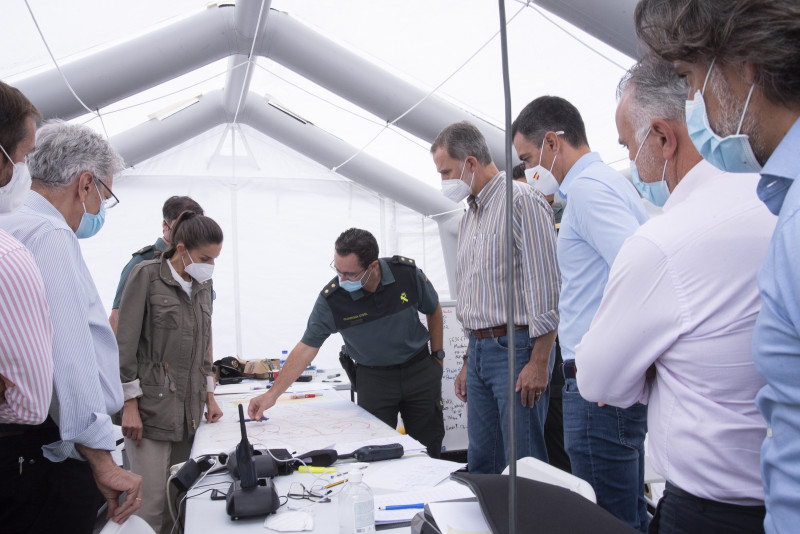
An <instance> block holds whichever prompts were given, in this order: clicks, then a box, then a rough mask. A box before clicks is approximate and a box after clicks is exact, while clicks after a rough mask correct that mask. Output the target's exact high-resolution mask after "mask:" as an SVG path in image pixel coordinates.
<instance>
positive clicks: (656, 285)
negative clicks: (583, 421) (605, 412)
mask: <svg viewBox="0 0 800 534" xmlns="http://www.w3.org/2000/svg"><path fill="white" fill-rule="evenodd" d="M674 278H675V275H674V273H673V271H672V270H671V269H670V264H669V262H668V261H667V259H666V257H665V256H664V254H663V252H662V251H661V250H660V249H659V248H658V247H657V246H656V245H655V244H654V243H652V242H651V241H650V240H649V239H646V238H643V237H640V236H638V235H637V236H633V237H631V238H630V239H629V240H628V241H626V242H625V244H624V246H623V247H622V249H621V250H620V251H619V255H618V256H617V259H616V261H615V262H614V265H613V267H612V269H611V272H610V274H609V278H608V284H607V285H606V289H605V293H604V294H603V300H602V302H601V304H600V308H599V309H598V310H597V313H596V314H595V316H594V320H593V321H592V324H591V327H590V328H589V331H588V332H587V333H586V334H585V335H584V336H583V339H582V340H581V342H580V344H578V346H577V348H576V354H575V365H576V367H577V369H578V372H577V374H576V378H577V380H578V388H579V389H580V392H581V396H582V397H583V398H585V399H586V400H588V401H592V402H603V403H606V404H610V405H612V406H618V407H621V408H627V407H629V406H632V405H633V404H635V403H637V402H642V403H646V402H647V400H648V396H649V384H648V381H647V379H646V377H645V373H646V372H647V369H648V368H649V367H650V366H651V365H652V364H653V363H655V362H656V360H657V359H658V358H659V357H660V356H661V355H662V354H663V353H664V352H666V351H667V350H668V349H669V347H671V346H672V345H673V344H674V343H675V341H676V340H677V339H678V337H679V336H680V335H681V331H682V329H683V328H684V326H685V325H686V324H687V318H686V317H685V315H684V312H683V311H682V308H681V305H680V301H679V298H680V296H679V291H678V289H677V288H676V286H675V283H674V282H675V280H674Z"/></svg>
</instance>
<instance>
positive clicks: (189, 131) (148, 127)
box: [111, 90, 461, 295]
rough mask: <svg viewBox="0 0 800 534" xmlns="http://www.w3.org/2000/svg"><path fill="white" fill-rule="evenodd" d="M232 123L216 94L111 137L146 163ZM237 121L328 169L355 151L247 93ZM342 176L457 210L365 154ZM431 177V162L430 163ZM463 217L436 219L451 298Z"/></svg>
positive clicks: (419, 203) (396, 196) (432, 210)
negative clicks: (458, 236) (459, 231)
mask: <svg viewBox="0 0 800 534" xmlns="http://www.w3.org/2000/svg"><path fill="white" fill-rule="evenodd" d="M232 120H233V114H232V112H230V111H228V110H226V109H225V95H224V92H223V91H222V90H216V91H213V92H210V93H208V94H205V95H203V97H202V98H201V99H200V101H199V102H198V103H196V104H194V105H193V106H190V107H188V108H186V109H184V110H181V111H180V112H179V113H175V114H174V115H171V116H170V117H167V118H166V119H163V120H151V121H148V122H146V123H143V124H140V125H139V126H136V127H134V128H132V129H130V130H128V131H126V132H123V133H121V134H118V135H115V136H114V137H112V138H111V143H112V144H113V145H114V147H115V148H116V149H117V151H119V153H120V155H121V156H122V157H123V158H124V159H125V161H126V162H128V163H129V162H131V161H144V160H146V159H148V158H149V157H151V156H152V155H156V154H159V153H161V152H164V151H165V150H168V149H169V148H172V147H174V146H177V145H179V144H181V143H183V142H185V141H188V140H189V139H191V138H193V137H195V136H197V135H199V134H201V133H203V132H205V131H208V130H210V129H211V128H214V127H215V126H218V125H220V124H228V123H230V122H231V121H232ZM239 122H240V123H241V124H246V125H248V126H250V127H252V128H253V129H256V130H258V131H260V132H262V133H263V134H264V135H266V136H268V137H271V138H272V139H275V140H276V141H278V142H280V143H282V144H284V145H285V146H287V147H289V148H291V149H292V150H294V151H296V152H298V153H300V154H303V155H305V156H307V157H308V158H310V159H312V160H314V161H316V162H318V163H320V164H321V165H323V166H325V167H328V168H331V167H333V166H335V165H337V164H338V163H340V162H341V161H343V160H344V159H346V158H348V157H350V156H351V155H352V154H353V153H355V152H356V151H357V148H355V147H354V146H352V145H349V144H348V143H345V142H344V141H342V140H341V139H339V138H338V137H336V136H334V135H332V134H330V133H328V132H326V131H324V130H322V129H321V128H318V127H317V126H314V125H313V124H310V123H305V122H302V121H300V120H298V119H296V118H294V117H292V116H290V115H288V114H286V113H284V112H283V111H280V110H278V109H277V108H275V107H273V106H271V105H270V104H269V103H268V101H267V99H266V98H265V97H263V96H260V95H256V94H250V95H249V96H248V98H247V100H246V103H245V104H244V105H243V106H242V109H241V110H240V112H239ZM338 172H339V173H340V174H341V175H342V176H345V177H346V178H348V179H350V180H352V181H354V182H356V183H358V184H360V185H363V186H364V187H366V188H368V189H370V190H372V191H375V192H376V193H378V194H379V195H383V196H385V197H387V198H390V199H392V200H395V201H396V202H399V203H400V204H403V205H404V206H407V207H409V208H411V209H413V210H415V211H417V212H419V213H421V214H423V215H436V214H440V213H443V212H448V211H451V210H455V209H457V208H458V205H457V204H456V203H454V202H451V201H450V200H447V199H446V198H444V197H443V196H442V194H441V193H440V192H439V191H438V190H437V189H434V188H433V187H431V186H429V185H426V184H423V183H421V182H419V180H416V179H415V178H413V177H412V176H410V175H408V174H406V173H404V172H402V171H400V170H398V169H396V168H395V167H393V166H391V165H388V164H386V163H384V162H383V161H381V160H379V159H377V158H374V157H372V156H370V155H368V154H364V153H362V154H360V155H359V157H357V158H355V159H353V160H352V161H351V162H350V163H349V164H348V165H346V166H344V167H342V168H341V169H340V170H339V171H338ZM431 172H434V171H433V162H431ZM460 216H461V213H460V212H454V213H448V214H446V215H443V216H438V217H436V218H435V220H436V222H437V223H438V224H439V235H440V238H441V242H442V247H443V249H444V259H445V268H446V270H447V272H448V281H449V286H450V292H451V295H455V280H454V276H451V274H450V273H455V250H456V239H457V235H458V226H457V221H458V219H460ZM452 221H456V223H455V224H454V223H453V222H452Z"/></svg>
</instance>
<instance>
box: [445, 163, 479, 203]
mask: <svg viewBox="0 0 800 534" xmlns="http://www.w3.org/2000/svg"><path fill="white" fill-rule="evenodd" d="M466 168H467V161H466V160H464V165H463V166H462V167H461V176H459V177H458V180H442V194H443V195H444V196H445V197H447V198H449V199H450V200H452V201H453V202H461V201H462V200H464V199H465V198H467V197H468V196H469V195H470V194H471V193H472V183H473V182H474V181H475V173H474V172H473V173H472V179H471V180H470V182H469V185H467V184H466V182H464V180H462V179H461V178H462V177H463V176H464V169H466Z"/></svg>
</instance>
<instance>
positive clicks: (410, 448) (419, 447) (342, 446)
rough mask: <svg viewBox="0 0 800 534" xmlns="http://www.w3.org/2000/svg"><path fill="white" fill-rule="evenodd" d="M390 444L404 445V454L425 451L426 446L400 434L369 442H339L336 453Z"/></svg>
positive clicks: (346, 452)
mask: <svg viewBox="0 0 800 534" xmlns="http://www.w3.org/2000/svg"><path fill="white" fill-rule="evenodd" d="M390 443H399V444H400V445H402V446H403V453H404V454H405V453H409V452H414V451H424V450H425V445H423V444H422V443H420V442H419V441H417V440H415V439H414V438H412V437H411V436H408V435H405V434H400V433H398V434H397V435H396V436H392V437H383V438H373V439H370V440H368V441H350V442H342V443H338V442H337V443H336V444H335V448H336V452H338V453H339V454H350V453H351V452H353V451H355V450H356V449H360V448H361V447H365V446H367V445H388V444H390Z"/></svg>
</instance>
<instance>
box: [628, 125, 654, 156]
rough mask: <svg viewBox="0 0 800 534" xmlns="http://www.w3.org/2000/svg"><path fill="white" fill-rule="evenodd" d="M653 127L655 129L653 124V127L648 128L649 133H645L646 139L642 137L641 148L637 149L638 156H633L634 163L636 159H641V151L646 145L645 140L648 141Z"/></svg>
mask: <svg viewBox="0 0 800 534" xmlns="http://www.w3.org/2000/svg"><path fill="white" fill-rule="evenodd" d="M652 129H653V127H652V126H651V127H649V128H648V129H647V133H646V134H644V139H642V144H640V145H639V150H637V151H636V156H634V158H633V162H634V163H636V160H637V159H639V152H641V151H642V147H643V146H644V142H645V141H647V137H648V136H649V135H650V131H651V130H652Z"/></svg>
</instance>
